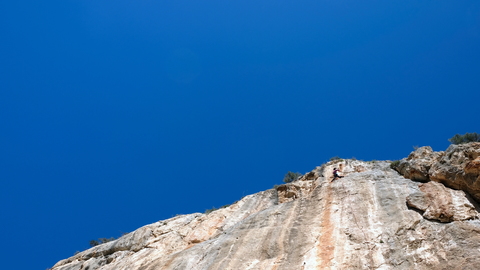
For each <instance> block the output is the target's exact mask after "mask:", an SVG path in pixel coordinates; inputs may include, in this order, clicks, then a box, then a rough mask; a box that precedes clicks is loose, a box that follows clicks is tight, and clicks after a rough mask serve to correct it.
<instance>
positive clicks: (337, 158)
mask: <svg viewBox="0 0 480 270" xmlns="http://www.w3.org/2000/svg"><path fill="white" fill-rule="evenodd" d="M337 160H338V161H342V160H343V159H341V158H340V157H339V156H334V157H331V158H330V161H337Z"/></svg>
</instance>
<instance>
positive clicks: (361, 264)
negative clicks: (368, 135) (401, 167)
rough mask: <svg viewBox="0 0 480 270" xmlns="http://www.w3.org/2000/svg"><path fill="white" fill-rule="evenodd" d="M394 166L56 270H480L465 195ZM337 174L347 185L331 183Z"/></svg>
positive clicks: (234, 210) (324, 172)
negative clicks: (412, 176)
mask: <svg viewBox="0 0 480 270" xmlns="http://www.w3.org/2000/svg"><path fill="white" fill-rule="evenodd" d="M389 165H390V163H389V162H381V161H378V162H361V161H353V160H343V161H335V162H331V163H328V164H326V165H324V166H321V167H318V168H317V169H315V170H314V171H312V172H311V173H309V174H307V175H308V176H304V177H303V178H300V180H298V181H295V182H292V183H289V184H286V185H282V186H279V187H276V188H275V189H270V190H267V191H264V192H260V193H257V194H253V195H250V196H247V197H245V198H243V199H241V200H240V201H238V202H236V203H234V204H232V205H230V206H229V207H226V208H222V209H219V210H216V211H214V212H211V213H209V214H200V213H195V214H190V215H183V216H178V217H174V218H171V219H168V220H164V221H159V222H156V223H153V224H150V225H147V226H144V227H142V228H140V229H138V230H136V231H134V232H132V233H130V234H127V235H125V236H123V237H121V238H120V239H118V240H115V241H112V242H109V243H105V244H102V245H100V246H97V247H93V248H91V249H89V250H86V251H84V252H81V253H79V254H77V255H75V256H73V257H71V258H69V259H66V260H62V261H60V262H58V263H57V264H56V265H55V266H54V267H53V270H87V269H88V270H96V269H100V270H113V269H115V270H127V269H128V270H154V269H155V270H157V269H188V270H191V269H193V270H200V269H202V270H206V269H208V270H238V269H241V270H246V269H249V270H254V269H256V270H264V269H275V270H291V269H303V270H305V269H477V268H478V265H480V222H479V221H478V220H477V219H476V217H477V215H478V212H477V211H476V210H475V207H473V204H471V203H470V202H469V201H468V199H467V198H466V197H465V194H464V193H462V192H458V191H454V190H450V189H449V188H446V187H444V186H443V185H442V184H439V183H433V182H432V183H427V184H422V183H418V182H415V181H412V180H410V179H406V178H404V177H403V176H401V175H399V174H398V173H397V172H396V171H394V170H392V169H390V166H389ZM334 167H336V168H340V170H341V172H342V175H343V176H344V177H343V178H341V179H337V180H335V181H333V182H332V181H331V180H332V179H331V174H332V171H333V168H334ZM287 190H288V191H287ZM438 194H440V195H438ZM442 198H443V199H442ZM444 201H446V202H444ZM407 202H408V205H407ZM427 212H428V214H425V213H427ZM442 215H443V216H442ZM438 221H442V222H438Z"/></svg>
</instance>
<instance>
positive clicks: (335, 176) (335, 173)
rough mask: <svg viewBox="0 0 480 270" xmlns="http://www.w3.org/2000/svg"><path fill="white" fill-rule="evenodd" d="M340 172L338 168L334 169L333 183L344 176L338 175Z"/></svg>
mask: <svg viewBox="0 0 480 270" xmlns="http://www.w3.org/2000/svg"><path fill="white" fill-rule="evenodd" d="M339 171H340V170H337V168H333V179H332V182H333V181H335V180H336V179H337V178H342V177H343V176H340V175H338V172H339Z"/></svg>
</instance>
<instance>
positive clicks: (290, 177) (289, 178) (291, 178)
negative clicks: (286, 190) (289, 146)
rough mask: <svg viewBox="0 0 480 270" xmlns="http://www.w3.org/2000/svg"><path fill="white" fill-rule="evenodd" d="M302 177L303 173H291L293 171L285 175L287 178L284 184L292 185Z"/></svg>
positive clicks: (284, 179) (284, 178)
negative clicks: (291, 183)
mask: <svg viewBox="0 0 480 270" xmlns="http://www.w3.org/2000/svg"><path fill="white" fill-rule="evenodd" d="M300 176H302V174H301V173H299V172H295V173H294V172H291V171H288V172H287V174H285V176H284V177H283V182H284V183H290V182H293V181H295V180H297V179H298V178H300Z"/></svg>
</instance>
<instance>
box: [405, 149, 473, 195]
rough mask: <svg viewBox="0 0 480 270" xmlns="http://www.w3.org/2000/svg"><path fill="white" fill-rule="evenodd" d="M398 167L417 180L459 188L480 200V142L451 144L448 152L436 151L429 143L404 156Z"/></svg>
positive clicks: (406, 175) (407, 176)
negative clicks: (406, 156)
mask: <svg viewBox="0 0 480 270" xmlns="http://www.w3.org/2000/svg"><path fill="white" fill-rule="evenodd" d="M396 170H397V171H398V172H399V173H400V174H402V175H403V176H404V177H406V178H409V179H412V180H416V181H429V180H432V181H436V182H439V183H442V184H444V185H445V186H448V187H450V188H454V189H459V190H463V191H465V192H467V193H468V194H470V195H471V196H472V197H473V198H474V199H475V200H477V201H480V143H479V142H473V143H466V144H460V145H454V144H452V145H450V147H448V149H447V150H446V151H445V152H434V151H433V150H432V149H431V148H430V147H429V146H426V147H421V148H419V149H417V150H416V151H414V152H412V153H411V154H410V155H409V156H408V158H405V159H402V160H401V161H400V162H399V165H398V166H397V167H396Z"/></svg>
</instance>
